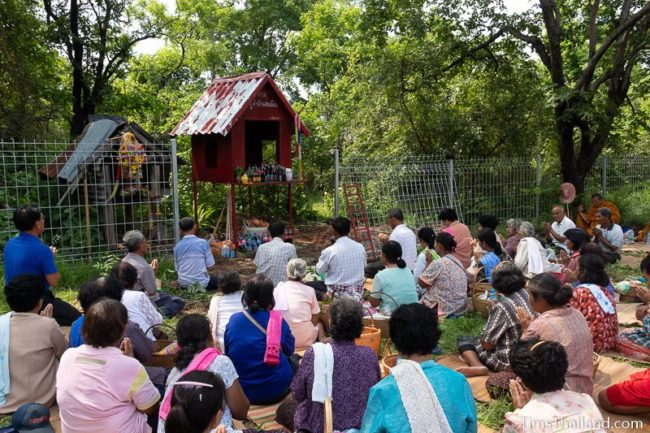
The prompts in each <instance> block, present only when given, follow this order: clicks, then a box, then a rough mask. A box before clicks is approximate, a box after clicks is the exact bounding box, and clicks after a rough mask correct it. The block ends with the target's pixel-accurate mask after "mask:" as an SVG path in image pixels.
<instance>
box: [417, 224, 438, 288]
mask: <svg viewBox="0 0 650 433" xmlns="http://www.w3.org/2000/svg"><path fill="white" fill-rule="evenodd" d="M418 241H419V242H420V246H421V247H422V251H420V254H418V258H417V260H416V261H415V268H414V269H413V278H414V280H415V284H416V289H417V291H418V296H422V293H424V289H423V288H421V287H420V286H419V285H418V279H419V278H420V274H422V272H423V271H424V270H425V269H426V268H427V266H428V264H429V263H428V262H427V255H431V260H438V259H439V258H440V257H439V256H438V253H436V250H435V249H434V245H435V242H436V232H435V231H433V229H432V228H431V227H422V228H421V229H420V230H418Z"/></svg>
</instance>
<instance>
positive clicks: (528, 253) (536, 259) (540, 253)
mask: <svg viewBox="0 0 650 433" xmlns="http://www.w3.org/2000/svg"><path fill="white" fill-rule="evenodd" d="M517 237H518V238H519V244H518V245H517V254H516V255H515V264H516V265H517V267H518V268H519V269H521V272H523V273H524V276H525V277H526V278H532V277H534V276H535V275H537V274H541V273H542V272H548V270H549V269H550V265H551V264H550V263H549V261H548V259H547V258H546V253H545V251H544V247H543V246H542V244H541V243H540V242H539V241H538V240H537V239H535V227H534V226H533V225H532V224H531V223H529V222H528V221H524V222H522V223H521V225H520V226H519V231H518V232H517Z"/></svg>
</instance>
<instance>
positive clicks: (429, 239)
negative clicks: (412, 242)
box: [418, 227, 436, 248]
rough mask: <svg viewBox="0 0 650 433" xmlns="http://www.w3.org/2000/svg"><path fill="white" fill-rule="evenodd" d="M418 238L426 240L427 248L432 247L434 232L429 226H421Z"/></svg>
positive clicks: (434, 239) (434, 238)
mask: <svg viewBox="0 0 650 433" xmlns="http://www.w3.org/2000/svg"><path fill="white" fill-rule="evenodd" d="M418 239H421V240H423V241H424V242H426V244H427V246H428V247H429V248H433V244H434V243H435V242H436V232H435V231H434V230H433V229H432V228H431V227H422V228H420V230H418Z"/></svg>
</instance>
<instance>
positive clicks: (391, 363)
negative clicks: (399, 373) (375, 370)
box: [381, 353, 398, 378]
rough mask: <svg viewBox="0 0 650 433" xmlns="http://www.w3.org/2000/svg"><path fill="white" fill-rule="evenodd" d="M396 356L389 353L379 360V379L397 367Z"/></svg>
mask: <svg viewBox="0 0 650 433" xmlns="http://www.w3.org/2000/svg"><path fill="white" fill-rule="evenodd" d="M397 358H398V355H397V354H395V353H391V354H390V355H386V356H384V357H383V358H382V359H381V377H382V378H384V377H386V376H388V375H389V374H390V371H391V370H392V369H393V367H395V366H396V365H397Z"/></svg>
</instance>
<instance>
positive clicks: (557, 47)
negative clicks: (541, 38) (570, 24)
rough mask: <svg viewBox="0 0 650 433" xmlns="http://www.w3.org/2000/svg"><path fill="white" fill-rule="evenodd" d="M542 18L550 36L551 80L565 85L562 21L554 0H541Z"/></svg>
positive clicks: (557, 84) (557, 85)
mask: <svg viewBox="0 0 650 433" xmlns="http://www.w3.org/2000/svg"><path fill="white" fill-rule="evenodd" d="M539 5H540V7H541V8H542V18H543V19H544V26H545V27H546V35H547V38H548V55H549V62H550V68H549V72H550V73H551V80H552V81H553V84H555V86H556V87H563V86H564V84H565V81H564V66H563V64H562V22H561V16H560V10H559V8H558V7H557V4H556V3H555V1H554V0H540V2H539Z"/></svg>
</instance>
